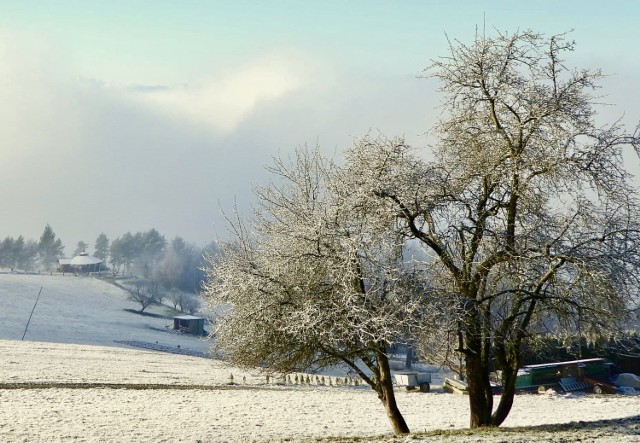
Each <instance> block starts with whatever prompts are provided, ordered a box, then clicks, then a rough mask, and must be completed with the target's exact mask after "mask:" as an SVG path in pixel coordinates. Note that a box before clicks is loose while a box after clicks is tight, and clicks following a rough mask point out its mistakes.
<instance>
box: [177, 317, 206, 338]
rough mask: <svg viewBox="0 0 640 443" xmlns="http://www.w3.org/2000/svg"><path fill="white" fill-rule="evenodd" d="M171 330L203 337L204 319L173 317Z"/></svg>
mask: <svg viewBox="0 0 640 443" xmlns="http://www.w3.org/2000/svg"><path fill="white" fill-rule="evenodd" d="M173 329H175V330H177V331H183V332H187V333H189V334H193V335H204V317H194V316H193V315H179V316H177V317H173Z"/></svg>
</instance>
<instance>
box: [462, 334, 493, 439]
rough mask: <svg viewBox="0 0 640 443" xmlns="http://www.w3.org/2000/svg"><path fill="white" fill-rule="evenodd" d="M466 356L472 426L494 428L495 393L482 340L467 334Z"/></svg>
mask: <svg viewBox="0 0 640 443" xmlns="http://www.w3.org/2000/svg"><path fill="white" fill-rule="evenodd" d="M467 350H468V352H467V354H466V356H465V364H466V373H467V390H468V391H469V407H470V424H469V426H470V427H472V428H479V427H483V426H492V422H491V412H492V410H493V393H492V391H491V382H490V380H489V368H488V367H487V365H486V364H485V362H484V361H483V360H484V359H483V358H482V346H481V340H480V339H479V338H477V337H473V336H472V334H470V333H467Z"/></svg>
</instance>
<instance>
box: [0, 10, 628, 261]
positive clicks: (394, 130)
mask: <svg viewBox="0 0 640 443" xmlns="http://www.w3.org/2000/svg"><path fill="white" fill-rule="evenodd" d="M605 3H606V4H605ZM638 17H640V1H634V0H626V1H625V0H611V1H608V2H602V1H588V0H582V1H578V0H576V1H574V0H563V1H557V0H554V1H546V0H540V1H530V2H521V1H481V0H477V1H457V2H453V1H452V2H445V1H430V0H423V1H400V0H399V1H375V0H370V1H360V0H352V1H332V0H326V1H316V2H309V1H287V0H280V1H278V0H273V1H242V0H235V1H213V0H211V1H206V0H181V1H177V0H175V1H166V0H148V1H142V0H110V1H98V0H95V1H93V0H57V1H53V0H13V1H10V0H0V193H1V194H0V195H1V197H0V238H4V237H6V236H12V237H17V236H18V235H23V236H24V237H25V238H27V239H34V240H37V239H38V238H39V236H40V235H41V233H42V231H43V230H44V227H45V225H46V224H49V225H51V227H52V228H53V230H54V232H55V233H56V235H57V237H58V238H60V239H61V240H62V243H63V244H64V245H65V252H66V255H67V256H70V255H71V254H72V253H73V251H74V249H75V246H76V244H77V243H78V242H79V241H84V242H85V243H88V244H89V245H90V247H89V250H90V251H93V245H94V243H95V239H96V238H97V236H98V235H99V234H100V233H102V232H104V233H105V234H107V236H108V237H109V238H110V239H114V238H116V237H119V236H121V235H122V234H124V233H126V232H132V233H135V232H137V231H147V230H149V229H151V228H155V229H157V230H158V231H159V232H160V233H161V234H163V235H165V237H166V238H167V239H168V240H170V239H172V238H173V237H175V236H181V237H183V238H184V239H185V240H187V241H189V242H192V243H195V244H196V245H205V244H206V243H209V242H210V241H212V240H214V239H225V238H227V225H226V222H225V216H224V214H225V213H226V214H232V213H233V210H234V207H237V208H239V210H240V211H241V213H243V214H245V213H247V212H248V211H249V208H250V205H251V203H252V201H253V198H254V197H253V195H252V192H251V189H252V187H253V186H255V185H260V184H266V183H268V182H269V180H270V177H269V175H268V173H267V172H266V171H265V166H267V165H269V164H271V163H272V159H273V157H274V156H287V155H289V154H290V153H292V152H293V150H294V149H295V148H296V147H298V146H302V145H305V144H306V145H309V146H314V145H320V146H321V148H322V149H323V150H324V151H325V152H326V153H327V155H339V153H340V152H341V151H342V150H343V149H344V148H346V147H348V146H350V145H351V144H352V143H353V140H354V138H356V137H361V136H363V135H365V134H366V133H367V132H369V131H372V132H378V131H380V132H382V133H384V134H386V135H388V136H394V135H404V136H405V137H406V138H407V140H408V141H409V142H410V143H411V144H412V145H414V146H424V145H426V144H427V143H428V140H427V136H426V135H425V134H426V132H427V131H428V130H429V128H430V127H431V126H432V125H433V124H434V122H435V121H436V119H437V118H438V117H439V115H440V110H439V109H437V106H438V104H439V102H440V96H439V95H438V93H437V88H438V84H437V83H436V82H435V81H434V80H433V79H425V78H423V70H424V68H426V67H427V66H428V65H429V63H430V60H433V59H436V58H438V57H442V56H446V55H447V48H448V40H447V39H448V38H449V39H451V40H453V41H455V40H459V41H462V42H464V43H470V42H471V41H472V39H473V37H474V35H475V33H476V30H477V29H480V30H482V29H485V30H486V32H487V33H492V32H495V31H494V30H495V29H497V30H500V31H509V32H515V31H517V30H524V29H529V28H530V29H533V30H535V31H537V32H541V33H545V34H547V35H552V34H558V33H562V32H565V31H570V30H573V31H572V32H571V33H570V34H569V36H570V38H571V39H574V40H575V41H576V43H577V46H576V50H575V51H574V52H573V53H571V54H570V57H569V59H568V64H569V65H571V66H577V67H581V68H598V67H599V68H602V69H603V70H604V72H605V73H607V74H611V76H609V77H607V78H606V79H605V80H604V81H603V82H602V86H603V89H602V93H603V94H605V101H606V102H607V103H610V104H612V105H613V106H607V107H606V108H603V110H602V112H601V113H600V116H601V117H602V118H603V119H605V120H607V121H612V120H616V119H618V118H621V119H622V121H623V122H624V123H626V124H627V125H628V126H630V127H633V126H635V122H637V121H640V82H639V80H638V79H639V78H640V56H639V55H638V54H639V52H638V44H639V43H640V26H638V25H637V20H638ZM633 168H637V167H636V165H634V166H633ZM638 172H640V171H638ZM638 175H640V174H638Z"/></svg>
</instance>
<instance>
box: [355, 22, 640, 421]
mask: <svg viewBox="0 0 640 443" xmlns="http://www.w3.org/2000/svg"><path fill="white" fill-rule="evenodd" d="M573 48H574V45H573V43H571V42H567V41H566V40H565V38H564V37H563V36H552V37H545V36H543V35H539V34H536V33H534V32H531V31H525V32H517V33H515V34H500V33H498V34H497V35H496V36H495V37H485V36H484V35H483V36H477V37H476V39H475V41H474V42H473V43H472V44H471V45H465V44H462V43H459V42H455V43H454V44H451V46H450V54H449V55H448V56H447V57H444V58H442V59H439V60H437V61H435V62H434V63H433V64H432V66H431V67H430V68H429V72H430V73H431V75H432V76H433V77H435V78H437V79H439V80H440V82H441V85H442V91H443V93H444V103H443V108H444V112H443V117H442V120H441V121H440V123H439V124H438V125H437V126H436V127H435V132H434V133H435V135H437V137H438V140H437V144H436V146H435V147H434V148H433V150H432V151H431V153H430V154H431V155H432V157H431V159H432V160H429V161H427V160H426V159H425V158H426V157H424V156H422V157H420V156H418V155H417V154H416V153H415V152H413V151H412V150H411V149H410V148H409V147H407V146H406V145H405V143H404V141H403V140H402V139H386V138H384V137H379V138H371V137H365V138H364V139H362V140H360V141H358V142H357V143H356V144H355V145H354V146H353V148H352V149H351V150H350V151H349V152H348V167H349V168H350V170H351V173H350V175H351V180H352V185H351V186H352V188H354V189H356V188H360V189H364V190H369V199H370V200H369V203H367V204H368V205H369V206H371V207H376V206H377V207H379V212H380V213H381V214H389V216H390V217H395V218H396V220H397V222H398V224H399V225H398V226H399V227H400V232H402V233H404V235H406V236H407V238H411V239H413V241H415V242H418V243H419V244H421V245H422V247H423V249H424V250H425V252H426V253H427V255H428V257H429V259H428V260H425V264H424V273H425V275H427V276H428V278H429V280H430V282H431V285H432V286H433V288H435V289H437V290H438V291H439V292H440V293H442V294H443V295H444V294H447V296H450V295H451V294H454V295H455V297H456V298H457V301H456V302H455V303H453V304H452V305H451V307H452V312H451V316H450V317H451V318H452V319H454V320H455V323H454V327H451V326H449V327H448V328H447V330H444V329H443V330H440V332H442V333H443V335H442V337H443V338H445V332H446V333H447V334H448V335H447V338H448V339H451V338H452V339H454V342H455V345H456V348H457V349H456V350H457V351H458V352H460V353H461V354H462V355H463V358H464V363H465V371H466V381H467V383H468V390H469V401H470V407H471V416H470V424H471V426H472V427H481V426H498V425H500V424H501V423H502V422H503V421H504V419H505V418H506V417H507V415H508V414H509V411H510V410H511V407H512V404H513V399H514V392H515V378H516V374H517V370H518V367H519V366H520V363H521V356H522V348H523V344H524V343H525V341H526V340H527V339H528V338H529V337H531V336H532V335H534V334H539V333H543V332H545V331H548V330H553V331H557V330H568V331H577V332H583V333H584V332H586V331H590V330H603V329H604V330H607V329H612V328H615V327H616V326H617V325H620V324H621V323H622V322H624V320H625V319H627V314H628V313H629V312H630V311H629V308H630V307H631V306H632V304H633V303H637V302H638V300H639V299H638V288H639V287H640V281H638V279H639V276H640V256H639V253H640V225H639V221H640V211H639V208H640V207H639V205H638V198H637V194H636V191H635V190H634V187H633V186H632V183H631V182H630V175H629V173H628V171H627V170H626V169H625V167H624V164H623V150H624V149H627V148H628V149H630V150H631V152H633V149H634V148H635V149H637V148H638V131H637V130H636V131H635V133H627V132H625V130H624V128H623V127H621V126H620V125H618V124H617V123H614V124H612V125H610V126H606V127H600V126H598V125H596V123H595V122H594V118H595V108H596V105H597V100H598V98H597V97H595V96H594V88H595V87H596V86H595V85H596V82H597V80H598V79H600V78H601V77H602V74H601V73H600V72H599V71H589V70H574V69H570V68H569V67H568V66H567V64H566V62H565V60H564V59H563V57H564V56H565V54H566V53H567V51H571V50H573ZM492 369H496V370H500V371H501V373H502V387H503V391H502V394H501V396H500V400H499V403H498V404H497V406H496V407H495V408H494V403H493V400H494V397H493V395H492V392H491V386H490V381H489V373H490V371H491V370H492Z"/></svg>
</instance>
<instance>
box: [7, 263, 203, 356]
mask: <svg viewBox="0 0 640 443" xmlns="http://www.w3.org/2000/svg"><path fill="white" fill-rule="evenodd" d="M40 288H42V292H41V294H40V298H39V300H38V304H37V306H36V308H35V310H34V312H33V316H32V317H31V321H30V322H29V327H28V330H27V333H26V335H25V340H30V341H45V342H57V343H77V344H91V345H104V346H124V345H123V344H122V343H118V342H123V341H138V342H145V343H152V344H155V343H156V342H157V343H158V344H159V345H161V346H165V347H168V348H177V347H178V346H180V348H181V349H184V350H193V351H195V352H201V353H202V352H204V353H207V352H208V350H209V348H210V346H211V343H210V342H208V341H207V340H204V339H202V338H198V337H193V336H189V335H187V334H183V333H177V332H175V331H173V330H172V329H171V328H170V327H171V325H172V321H171V318H170V317H171V315H172V314H173V312H172V311H171V310H170V309H169V308H168V307H166V306H160V307H155V306H152V307H149V308H147V310H145V312H149V313H152V314H156V315H160V316H162V317H165V318H158V317H152V316H142V315H139V314H136V313H133V312H130V311H127V310H134V311H135V310H138V309H139V308H140V307H139V305H137V304H136V303H135V302H133V301H131V300H129V299H128V294H127V292H126V291H124V290H122V289H120V288H117V287H115V286H113V285H111V284H109V283H108V282H105V281H103V280H99V279H96V278H92V277H88V276H73V275H68V274H67V275H66V276H62V275H59V274H58V275H29V274H13V273H4V274H0V306H2V309H1V310H0V339H10V340H20V339H21V338H22V335H23V334H24V332H25V327H26V325H27V321H28V320H29V315H30V313H31V311H32V309H33V307H34V304H35V302H36V298H37V297H38V292H39V291H40Z"/></svg>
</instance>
